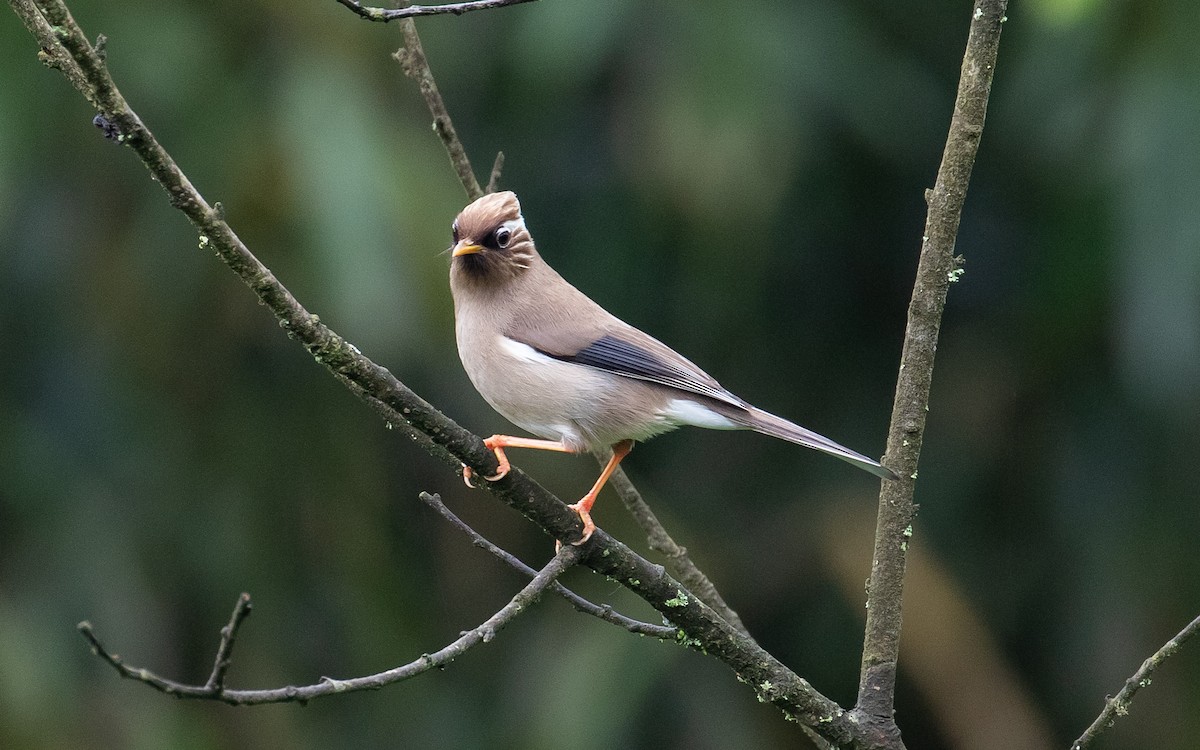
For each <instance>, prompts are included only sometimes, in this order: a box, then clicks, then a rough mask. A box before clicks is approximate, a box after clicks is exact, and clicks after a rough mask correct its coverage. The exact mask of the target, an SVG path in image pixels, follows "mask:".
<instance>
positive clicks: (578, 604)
mask: <svg viewBox="0 0 1200 750" xmlns="http://www.w3.org/2000/svg"><path fill="white" fill-rule="evenodd" d="M420 498H421V502H423V503H425V504H426V505H428V506H429V507H431V508H433V509H434V510H435V511H437V512H438V514H440V515H441V516H442V518H445V519H446V520H447V521H449V522H450V524H451V525H452V526H454V527H455V528H456V529H458V530H459V531H461V532H463V533H464V534H466V535H467V536H468V537H470V538H471V543H472V544H474V545H475V546H476V547H479V548H480V549H484V550H487V551H488V552H491V553H492V554H493V555H495V556H496V557H498V558H500V559H501V560H503V561H504V562H505V563H507V564H508V565H509V567H512V568H515V569H516V570H519V571H521V572H522V573H524V574H525V575H527V576H530V577H533V576H535V575H537V571H536V570H534V569H533V568H531V567H529V566H528V565H526V564H525V563H523V562H521V561H520V560H518V559H517V558H516V557H515V556H513V555H512V554H510V553H509V552H506V551H504V550H502V549H500V548H499V547H497V546H496V545H494V544H492V543H491V542H489V541H488V540H487V539H485V538H484V536H483V535H482V534H480V533H479V532H478V531H476V530H475V529H473V528H471V527H470V526H469V525H468V524H467V523H466V521H463V520H462V519H461V518H459V517H458V516H456V515H455V514H454V512H453V511H451V510H450V509H449V508H447V507H446V504H445V503H444V502H442V498H441V496H440V495H436V494H430V493H428V492H422V493H421V494H420ZM551 589H552V590H553V591H554V593H556V594H558V595H559V596H561V597H562V598H564V599H566V600H567V601H568V602H570V603H571V606H572V607H574V608H575V609H577V610H579V611H580V612H583V613H584V614H588V615H592V616H593V617H598V618H600V619H601V620H604V621H605V622H608V623H611V624H613V625H617V626H618V627H622V628H625V629H626V630H628V631H629V632H631V633H634V634H636V635H648V636H651V637H653V638H658V639H660V640H664V641H672V640H675V637H676V636H677V635H678V634H679V631H678V630H677V629H676V628H672V627H667V626H665V625H653V624H651V623H648V622H642V621H640V620H634V619H633V618H631V617H626V616H625V615H623V614H621V613H619V612H616V611H615V610H613V608H612V607H609V606H607V605H601V604H596V603H595V602H590V601H588V600H587V599H584V598H583V597H582V596H580V595H579V594H576V593H575V592H574V591H572V590H571V589H569V588H567V587H566V586H564V585H562V584H561V583H558V582H557V581H556V582H555V583H554V585H553V586H551Z"/></svg>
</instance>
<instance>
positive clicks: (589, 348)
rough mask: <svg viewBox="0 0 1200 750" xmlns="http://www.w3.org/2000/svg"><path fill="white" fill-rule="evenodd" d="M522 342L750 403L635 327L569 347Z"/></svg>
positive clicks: (555, 355)
mask: <svg viewBox="0 0 1200 750" xmlns="http://www.w3.org/2000/svg"><path fill="white" fill-rule="evenodd" d="M522 343H525V344H528V345H529V346H532V347H533V348H534V349H537V350H538V351H540V352H541V353H543V354H545V355H546V356H548V357H553V358H554V359H557V360H560V361H563V362H571V363H573V364H577V365H583V366H585V367H594V368H596V369H597V370H604V371H605V372H611V373H614V374H616V375H621V376H624V377H627V378H636V379H638V380H646V381H649V382H651V383H658V384H659V385H665V386H668V387H670V388H677V389H679V390H681V391H685V392H687V393H694V394H696V395H700V396H707V397H708V398H712V399H716V400H717V401H722V402H724V403H727V404H729V405H731V406H736V407H739V408H747V407H748V406H749V404H747V403H746V402H745V401H743V400H742V399H740V398H738V397H737V396H735V395H733V394H732V393H730V392H729V391H727V390H725V389H724V388H722V387H721V384H720V383H718V382H717V381H716V380H714V379H713V378H712V376H710V375H709V374H708V373H706V372H704V371H703V370H701V369H700V368H699V367H697V366H696V365H694V364H692V363H691V362H689V361H688V360H686V359H684V358H683V357H682V356H680V355H679V354H677V353H676V352H675V351H673V350H672V349H670V348H669V347H668V346H667V345H666V344H663V343H662V342H660V341H658V340H656V339H653V338H651V337H650V336H647V335H646V334H644V333H642V332H641V331H638V330H636V329H633V328H625V329H624V330H622V329H618V330H615V331H608V332H606V333H603V334H601V335H600V336H599V337H597V338H593V339H591V340H590V341H587V342H578V341H577V342H574V343H575V345H574V346H568V347H564V346H561V343H563V342H557V341H551V340H543V341H523V342H522Z"/></svg>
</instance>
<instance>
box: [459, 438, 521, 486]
mask: <svg viewBox="0 0 1200 750" xmlns="http://www.w3.org/2000/svg"><path fill="white" fill-rule="evenodd" d="M498 437H500V436H499V435H493V436H492V437H490V438H488V439H486V440H484V441H483V444H484V445H485V446H487V448H488V449H489V450H490V451H491V452H492V453H495V454H496V473H495V474H492V475H491V476H490V477H489V476H485V477H484V479H486V480H487V481H489V482H499V481H500V480H501V479H503V478H504V477H506V476H508V472H509V469H511V468H512V464H510V463H509V462H508V456H506V455H504V446H503V444H501V443H500V441H499V440H497V439H496V438H498ZM462 469H463V470H462V478H463V482H464V483H465V484H466V485H467V486H468V487H470V488H471V489H475V485H474V484H473V483H472V482H471V477H472V476H474V475H475V472H474V471H473V470H472V469H471V467H470V466H467V465H466V464H463V465H462Z"/></svg>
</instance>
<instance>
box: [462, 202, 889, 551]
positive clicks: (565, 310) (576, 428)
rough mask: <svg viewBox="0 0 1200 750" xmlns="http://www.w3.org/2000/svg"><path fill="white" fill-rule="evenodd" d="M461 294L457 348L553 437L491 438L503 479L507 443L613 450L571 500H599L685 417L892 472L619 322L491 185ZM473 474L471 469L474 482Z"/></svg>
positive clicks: (489, 392)
mask: <svg viewBox="0 0 1200 750" xmlns="http://www.w3.org/2000/svg"><path fill="white" fill-rule="evenodd" d="M453 241H454V245H453V246H452V247H451V248H450V254H451V261H450V291H451V293H452V294H453V296H454V328H455V334H456V338H457V339H458V354H459V357H461V358H462V363H463V367H464V368H465V369H466V371H467V376H468V377H470V379H471V382H472V383H473V384H474V385H475V388H476V389H477V390H478V391H479V393H480V394H481V395H482V396H483V398H484V399H485V400H486V401H487V402H488V403H489V404H491V405H492V408H494V409H495V410H496V411H498V412H500V413H501V414H502V415H504V416H505V417H506V418H507V419H508V420H509V421H511V422H513V423H514V424H516V425H519V426H520V427H522V428H524V429H526V430H528V431H529V432H532V433H533V434H535V435H538V436H540V437H541V438H542V439H532V438H523V437H514V436H511V435H492V436H491V437H489V438H488V439H487V440H485V441H484V443H485V444H486V445H487V447H488V448H490V449H491V450H492V451H494V452H495V454H496V460H497V462H498V464H499V470H498V471H497V473H496V475H495V476H491V477H487V479H488V480H489V481H496V480H498V479H500V478H501V477H503V476H504V475H505V474H507V473H508V470H509V462H508V458H507V457H506V456H505V453H504V449H505V448H537V449H541V450H552V451H560V452H563V453H580V452H583V451H590V452H593V453H602V452H604V451H605V450H606V449H608V448H611V449H612V458H610V459H609V461H608V464H607V465H606V466H605V467H604V470H603V471H602V472H601V473H600V477H599V478H598V479H597V480H596V483H595V485H593V486H592V489H591V490H589V491H588V493H587V494H586V495H584V496H583V498H582V499H581V500H580V501H579V502H577V503H575V504H574V505H572V506H571V507H572V508H573V509H574V510H575V511H576V512H577V513H578V514H579V517H580V519H581V520H582V521H583V525H584V529H583V537H582V538H581V539H580V540H579V541H577V542H575V544H582V543H583V542H585V541H586V540H587V539H588V538H589V537H590V536H591V535H592V532H593V531H595V528H596V526H595V524H594V523H593V522H592V518H591V509H592V504H593V503H594V502H595V501H596V495H597V493H599V492H600V489H601V488H602V487H603V486H604V484H605V482H607V481H608V478H609V476H611V475H612V473H613V471H614V470H615V469H616V468H617V464H619V463H620V462H621V459H622V458H624V457H625V456H626V454H628V453H629V451H630V449H631V448H632V447H633V444H634V442H636V441H638V440H646V439H647V438H651V437H654V436H655V435H658V434H661V433H664V432H667V431H669V430H673V429H675V428H676V427H680V426H682V425H694V426H696V427H708V428H711V429H718V430H737V429H749V430H755V431H757V432H761V433H763V434H765V435H771V436H773V437H777V438H781V439H783V440H788V441H790V442H793V443H798V444H800V445H803V446H806V447H809V448H815V449H816V450H819V451H822V452H824V453H828V454H830V455H832V456H837V457H838V458H840V459H842V460H843V461H847V462H849V463H852V464H854V465H855V466H858V467H859V468H862V469H865V470H867V471H869V472H871V473H872V474H875V475H876V476H879V477H882V478H884V479H895V478H896V475H895V474H894V473H893V472H892V471H890V470H889V469H886V468H884V467H883V466H880V465H879V462H878V461H873V460H871V459H870V458H867V457H866V456H863V455H861V454H859V453H856V452H854V451H852V450H850V449H849V448H844V447H842V446H841V445H838V444H837V443H835V442H833V441H832V440H830V439H829V438H826V437H822V436H821V435H818V434H817V433H815V432H812V431H810V430H806V429H804V428H803V427H801V426H799V425H796V424H792V423H791V422H789V421H787V420H786V419H781V418H780V417H776V416H774V415H773V414H768V413H767V412H765V411H762V410H761V409H758V408H755V407H754V406H751V405H750V404H749V403H747V402H746V401H744V400H743V399H741V398H739V397H737V396H735V395H733V394H732V393H730V392H729V391H727V390H725V389H724V388H722V387H721V384H720V383H718V382H717V381H716V380H714V379H713V378H712V377H711V376H710V375H708V374H707V373H706V372H704V371H703V370H701V369H700V368H699V367H697V366H696V365H694V364H692V363H691V362H689V361H688V360H686V359H684V358H683V357H682V356H680V355H679V354H677V353H676V352H675V351H673V350H672V349H671V348H670V347H668V346H666V345H665V344H663V343H662V342H660V341H658V340H657V339H655V338H652V337H650V336H648V335H647V334H645V333H643V332H641V331H639V330H638V329H636V328H634V327H633V326H631V325H628V324H627V323H624V322H623V321H621V320H618V319H617V318H616V317H614V316H613V315H611V314H609V313H608V312H607V311H606V310H605V309H604V308H602V307H600V306H599V305H597V304H596V303H595V302H593V301H592V300H591V299H590V298H588V297H587V296H586V295H584V294H583V292H581V291H579V290H578V289H576V288H575V287H573V286H571V285H570V284H569V283H567V281H566V280H565V279H563V277H561V276H559V275H558V273H556V272H555V271H554V269H553V268H551V267H550V266H548V265H546V262H545V261H544V260H542V256H540V255H539V254H538V252H537V250H536V249H535V248H534V245H533V237H531V236H530V234H529V229H528V228H527V227H526V226H525V219H524V217H523V216H521V204H520V203H519V202H518V201H517V196H516V195H514V194H513V193H511V192H502V193H491V194H489V195H485V196H483V197H482V198H480V199H478V200H476V201H475V202H473V203H471V204H470V205H469V206H467V207H466V208H464V209H463V210H462V212H461V213H460V214H459V215H458V218H456V219H455V220H454V225H453ZM470 477H471V472H470V469H469V468H468V467H465V466H464V467H463V478H464V479H465V480H466V481H467V484H468V485H470V483H471V482H470Z"/></svg>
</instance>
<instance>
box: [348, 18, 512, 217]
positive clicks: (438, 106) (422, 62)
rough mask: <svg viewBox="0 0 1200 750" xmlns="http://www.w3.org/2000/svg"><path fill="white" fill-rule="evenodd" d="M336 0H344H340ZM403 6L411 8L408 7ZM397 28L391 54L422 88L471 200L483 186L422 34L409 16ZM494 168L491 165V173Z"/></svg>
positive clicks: (479, 192)
mask: <svg viewBox="0 0 1200 750" xmlns="http://www.w3.org/2000/svg"><path fill="white" fill-rule="evenodd" d="M338 1H339V2H343V0H338ZM343 4H344V2H343ZM403 10H411V8H405V9H403ZM400 30H401V31H402V32H404V46H403V47H401V48H400V49H398V50H396V52H395V53H394V54H393V55H392V57H393V58H395V60H396V62H398V63H400V68H401V69H402V70H403V71H404V75H406V76H408V77H409V78H411V79H413V80H414V81H416V82H417V88H418V89H420V90H421V96H422V97H424V98H425V105H426V106H427V107H429V113H430V114H431V115H433V130H434V132H435V133H437V134H438V138H441V139H442V145H444V146H445V147H446V153H447V154H448V155H449V156H450V164H451V165H452V166H453V167H454V171H455V172H456V173H457V174H458V179H459V181H460V182H462V185H463V189H465V190H466V191H467V199H468V200H471V201H473V200H475V199H476V198H479V197H480V196H482V195H483V188H481V187H479V180H478V179H476V178H475V171H474V170H473V169H471V161H470V159H468V158H467V150H466V149H465V148H464V147H463V144H462V141H461V140H459V137H458V131H456V130H455V129H454V123H453V122H452V121H451V120H450V112H449V111H447V109H446V103H445V102H444V101H442V93H441V92H440V91H438V87H437V81H435V80H434V79H433V71H432V70H430V68H429V58H427V57H425V48H424V47H423V46H422V45H421V37H420V36H418V35H417V24H416V23H414V22H413V21H412V20H411V19H405V20H404V21H403V22H402V23H401V24H400ZM495 171H496V170H495V169H493V173H495Z"/></svg>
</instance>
